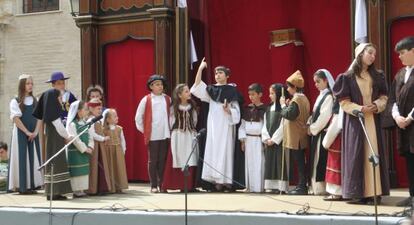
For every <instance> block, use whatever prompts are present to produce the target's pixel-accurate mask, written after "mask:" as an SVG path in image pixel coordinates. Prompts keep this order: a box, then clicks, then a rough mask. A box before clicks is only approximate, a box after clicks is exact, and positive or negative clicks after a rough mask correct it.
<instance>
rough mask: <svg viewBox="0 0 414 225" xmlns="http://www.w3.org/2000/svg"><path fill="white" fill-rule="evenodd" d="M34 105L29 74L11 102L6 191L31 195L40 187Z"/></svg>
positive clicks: (37, 123)
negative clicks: (10, 132) (11, 121)
mask: <svg viewBox="0 0 414 225" xmlns="http://www.w3.org/2000/svg"><path fill="white" fill-rule="evenodd" d="M36 104H37V100H36V98H34V97H33V79H32V76H30V75H21V76H20V77H19V88H18V96H17V97H16V98H13V99H12V100H11V101H10V119H12V120H13V131H12V132H13V133H12V141H11V148H10V161H9V162H10V164H9V168H10V169H9V170H10V171H9V172H10V174H9V185H8V190H11V191H18V192H19V193H20V194H34V193H36V191H35V189H36V188H38V187H40V186H42V185H43V176H42V173H41V172H40V171H39V170H38V169H37V168H38V167H39V166H40V165H41V151H40V143H39V135H38V134H39V129H40V121H39V120H37V119H36V118H35V117H34V116H33V115H32V113H33V109H34V108H35V106H36Z"/></svg>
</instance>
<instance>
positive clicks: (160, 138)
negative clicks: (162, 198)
mask: <svg viewBox="0 0 414 225" xmlns="http://www.w3.org/2000/svg"><path fill="white" fill-rule="evenodd" d="M164 87H166V80H165V78H164V77H163V76H161V75H157V74H154V75H152V76H150V77H149V79H148V81H147V88H148V90H150V91H151V93H150V94H148V95H147V96H145V97H143V98H142V100H141V102H140V103H139V105H138V108H137V112H136V114H135V125H136V126H137V129H138V130H139V131H140V132H141V133H143V134H144V140H145V144H146V145H147V146H148V158H149V159H148V175H149V178H150V183H151V193H158V192H160V190H161V187H162V182H163V178H164V168H165V161H166V158H167V151H168V139H169V138H170V124H169V121H168V120H169V114H170V105H171V99H170V97H169V96H168V95H166V94H164V93H163V92H164Z"/></svg>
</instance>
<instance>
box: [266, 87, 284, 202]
mask: <svg viewBox="0 0 414 225" xmlns="http://www.w3.org/2000/svg"><path fill="white" fill-rule="evenodd" d="M286 95H288V93H287V91H286V89H285V88H284V87H283V84H279V83H277V84H272V85H271V86H270V88H269V98H270V106H269V107H268V108H267V110H266V113H265V115H264V125H263V129H262V141H263V143H264V145H265V172H264V174H265V175H264V179H265V180H264V189H265V190H268V191H272V192H273V193H276V194H279V193H280V192H287V191H288V187H289V181H288V168H289V167H288V166H289V165H288V162H289V152H288V151H285V150H284V149H283V148H282V139H283V120H282V115H281V110H282V108H281V106H280V103H279V100H280V97H281V96H286ZM286 97H287V98H288V96H286ZM283 161H284V162H283ZM282 168H283V169H282Z"/></svg>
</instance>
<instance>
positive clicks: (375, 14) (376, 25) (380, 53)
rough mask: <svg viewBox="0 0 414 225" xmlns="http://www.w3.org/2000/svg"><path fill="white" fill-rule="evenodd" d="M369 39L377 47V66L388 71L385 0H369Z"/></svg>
mask: <svg viewBox="0 0 414 225" xmlns="http://www.w3.org/2000/svg"><path fill="white" fill-rule="evenodd" d="M367 10H368V40H369V42H371V43H373V44H374V45H375V46H376V47H377V56H376V59H375V66H376V67H377V68H380V69H382V70H384V71H386V66H387V65H386V64H387V63H386V62H387V61H386V53H387V52H386V49H387V48H386V43H385V40H386V36H385V34H386V23H385V7H384V0H367Z"/></svg>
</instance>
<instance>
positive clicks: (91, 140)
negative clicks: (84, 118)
mask: <svg viewBox="0 0 414 225" xmlns="http://www.w3.org/2000/svg"><path fill="white" fill-rule="evenodd" d="M92 127H95V126H92ZM92 127H91V128H89V130H88V133H89V141H88V147H90V148H92V149H93V148H94V147H95V141H94V139H93V133H92ZM94 130H95V129H94ZM95 134H96V133H95Z"/></svg>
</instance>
